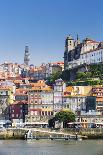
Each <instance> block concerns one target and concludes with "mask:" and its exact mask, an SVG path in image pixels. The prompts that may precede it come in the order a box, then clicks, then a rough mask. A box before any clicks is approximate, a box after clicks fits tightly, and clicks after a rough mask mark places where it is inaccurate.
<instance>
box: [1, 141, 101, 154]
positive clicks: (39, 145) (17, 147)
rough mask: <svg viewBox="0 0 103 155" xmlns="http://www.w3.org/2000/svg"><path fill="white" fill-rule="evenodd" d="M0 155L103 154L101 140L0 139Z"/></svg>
mask: <svg viewBox="0 0 103 155" xmlns="http://www.w3.org/2000/svg"><path fill="white" fill-rule="evenodd" d="M0 155H103V140H94V141H93V140H84V141H65V140H63V141H60V140H59V141H58V140H57V141H56V140H27V141H22V140H21V141H20V140H1V141H0Z"/></svg>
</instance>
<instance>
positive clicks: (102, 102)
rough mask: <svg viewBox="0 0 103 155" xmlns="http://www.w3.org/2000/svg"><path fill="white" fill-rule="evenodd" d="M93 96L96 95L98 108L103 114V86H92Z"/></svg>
mask: <svg viewBox="0 0 103 155" xmlns="http://www.w3.org/2000/svg"><path fill="white" fill-rule="evenodd" d="M92 93H93V96H96V110H97V111H98V112H101V113H102V114H103V87H102V86H97V87H93V88H92Z"/></svg>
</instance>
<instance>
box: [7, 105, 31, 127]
mask: <svg viewBox="0 0 103 155" xmlns="http://www.w3.org/2000/svg"><path fill="white" fill-rule="evenodd" d="M26 115H28V104H24V103H23V102H18V104H12V105H10V106H9V119H10V120H11V121H12V123H13V124H14V125H16V124H17V123H23V122H25V117H26Z"/></svg>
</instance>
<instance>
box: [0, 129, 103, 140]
mask: <svg viewBox="0 0 103 155" xmlns="http://www.w3.org/2000/svg"><path fill="white" fill-rule="evenodd" d="M29 130H30V129H28V130H25V129H6V130H4V131H0V140H27V139H35V140H39V139H48V140H49V139H51V140H54V139H61V140H62V139H63V140H71V139H74V140H77V139H82V140H89V139H90V140H92V139H97V140H102V139H103V132H102V133H99V132H98V133H94V132H92V133H91V132H85V133H84V132H69V131H68V132H67V131H66V132H65V130H64V132H61V133H60V132H53V131H51V132H45V131H44V132H41V131H35V130H34V131H32V136H30V137H28V138H27V133H28V131H29Z"/></svg>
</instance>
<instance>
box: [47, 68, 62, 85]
mask: <svg viewBox="0 0 103 155" xmlns="http://www.w3.org/2000/svg"><path fill="white" fill-rule="evenodd" d="M60 75H61V72H59V71H58V72H55V73H54V74H52V75H51V76H50V77H48V78H47V80H46V83H47V84H48V85H53V84H54V83H55V80H57V79H59V78H60Z"/></svg>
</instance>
